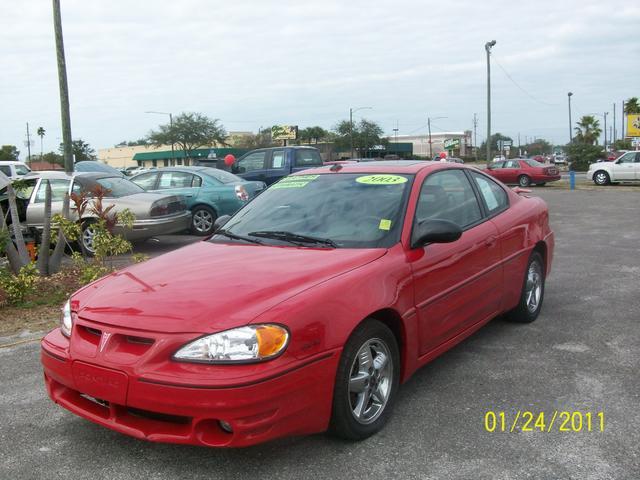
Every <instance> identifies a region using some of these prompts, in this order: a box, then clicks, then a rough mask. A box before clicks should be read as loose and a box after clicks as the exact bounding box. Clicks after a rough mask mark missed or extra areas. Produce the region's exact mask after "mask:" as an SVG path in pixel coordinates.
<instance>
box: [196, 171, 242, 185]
mask: <svg viewBox="0 0 640 480" xmlns="http://www.w3.org/2000/svg"><path fill="white" fill-rule="evenodd" d="M200 171H201V172H202V173H204V174H205V175H209V176H210V177H213V178H215V179H216V180H218V181H219V182H222V183H242V182H244V179H242V178H240V177H238V176H237V175H234V174H233V173H229V172H227V171H225V170H219V169H217V168H211V167H204V168H203V169H202V170H200Z"/></svg>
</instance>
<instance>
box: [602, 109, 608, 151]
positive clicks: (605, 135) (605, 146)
mask: <svg viewBox="0 0 640 480" xmlns="http://www.w3.org/2000/svg"><path fill="white" fill-rule="evenodd" d="M607 115H609V112H604V115H603V116H604V151H605V152H606V151H607Z"/></svg>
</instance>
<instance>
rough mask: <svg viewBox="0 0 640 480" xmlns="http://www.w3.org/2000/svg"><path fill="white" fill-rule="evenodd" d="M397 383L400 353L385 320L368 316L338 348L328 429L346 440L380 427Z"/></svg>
mask: <svg viewBox="0 0 640 480" xmlns="http://www.w3.org/2000/svg"><path fill="white" fill-rule="evenodd" d="M399 383H400V353H399V350H398V344H397V342H396V338H395V336H394V335H393V333H392V332H391V330H389V327H387V326H386V325H385V324H383V323H381V322H379V321H378V320H374V319H372V318H369V319H367V320H365V321H364V322H362V323H361V324H360V325H359V326H358V327H357V328H356V330H355V331H354V332H353V333H352V334H351V337H350V338H349V340H348V341H347V343H346V344H345V346H344V349H343V350H342V356H341V358H340V363H339V365H338V370H337V373H336V383H335V387H334V392H333V411H332V415H331V422H330V426H329V431H330V432H331V433H332V434H333V435H336V436H338V437H341V438H344V439H347V440H364V439H365V438H367V437H370V436H371V435H373V434H374V433H377V432H378V431H380V430H381V429H382V428H383V427H384V425H385V423H386V422H387V420H388V418H389V416H390V415H391V410H392V407H393V403H394V401H395V397H396V393H397V391H398V385H399Z"/></svg>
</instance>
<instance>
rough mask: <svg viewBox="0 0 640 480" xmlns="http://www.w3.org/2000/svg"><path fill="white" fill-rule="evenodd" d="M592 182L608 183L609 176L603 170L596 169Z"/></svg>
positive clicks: (609, 180) (597, 183)
mask: <svg viewBox="0 0 640 480" xmlns="http://www.w3.org/2000/svg"><path fill="white" fill-rule="evenodd" d="M593 183H595V184H596V185H609V184H610V183H611V178H609V174H608V173H607V172H605V171H604V170H598V171H597V172H596V173H594V174H593Z"/></svg>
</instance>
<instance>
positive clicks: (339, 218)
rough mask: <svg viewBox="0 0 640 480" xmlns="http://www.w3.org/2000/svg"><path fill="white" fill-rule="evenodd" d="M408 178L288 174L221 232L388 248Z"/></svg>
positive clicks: (395, 236) (272, 240)
mask: <svg viewBox="0 0 640 480" xmlns="http://www.w3.org/2000/svg"><path fill="white" fill-rule="evenodd" d="M412 181H413V176H412V175H397V174H371V173H357V174H356V173H330V174H322V175H292V176H289V177H286V178H284V179H282V180H281V181H279V182H278V183H276V184H274V185H273V186H271V187H270V188H269V189H268V190H267V191H265V192H264V193H262V194H261V195H260V196H258V197H257V198H256V199H255V200H253V201H252V202H251V203H249V204H248V205H246V206H245V207H244V208H243V209H242V210H240V211H239V212H238V213H237V214H236V215H235V216H234V217H233V218H232V219H231V220H229V221H228V222H227V223H226V224H225V231H227V232H230V233H233V234H236V235H239V236H243V237H251V236H255V237H258V238H259V239H260V240H262V241H263V242H265V243H269V244H271V245H296V246H305V247H313V248H379V247H385V248H386V247H390V246H392V245H393V244H395V243H397V242H398V241H399V239H400V230H401V228H402V220H403V213H404V209H405V205H406V201H407V197H408V193H409V191H410V188H411V183H412ZM212 241H214V242H218V241H225V242H228V241H229V239H228V237H226V238H225V237H222V236H219V235H214V237H213V238H212Z"/></svg>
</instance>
